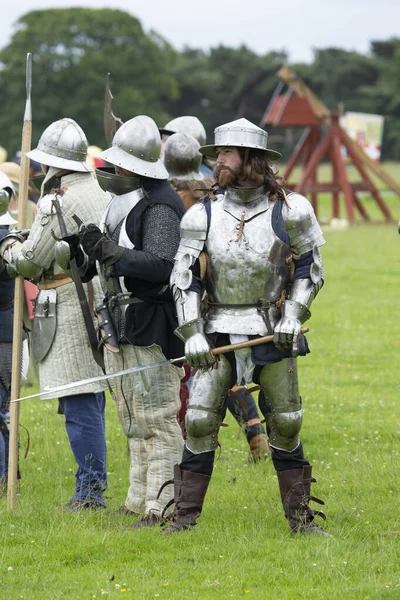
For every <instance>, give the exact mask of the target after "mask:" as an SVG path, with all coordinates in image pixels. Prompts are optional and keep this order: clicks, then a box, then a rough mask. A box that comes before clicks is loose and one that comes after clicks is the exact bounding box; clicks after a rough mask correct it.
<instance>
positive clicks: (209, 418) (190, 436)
mask: <svg viewBox="0 0 400 600" xmlns="http://www.w3.org/2000/svg"><path fill="white" fill-rule="evenodd" d="M231 376H232V370H231V366H230V364H229V362H228V361H227V360H226V358H225V357H222V358H221V360H220V361H219V362H218V367H217V368H214V369H212V370H209V371H206V372H205V373H201V371H198V372H197V373H196V375H195V376H194V380H193V384H192V387H191V394H190V398H189V406H188V411H187V414H186V430H187V439H186V445H185V449H184V452H183V458H182V463H181V465H175V469H174V480H173V483H174V500H173V502H174V503H175V506H174V512H173V515H172V519H171V522H170V523H169V525H168V526H167V528H166V529H165V530H164V531H165V533H175V532H177V531H182V530H183V529H191V528H192V527H194V526H195V525H196V521H197V518H198V517H199V516H200V514H201V511H202V508H203V502H204V498H205V495H206V492H207V488H208V484H209V482H210V478H211V473H212V467H213V463H214V454H215V453H214V450H215V448H216V447H217V444H218V430H219V427H220V424H221V419H222V418H221V415H220V412H221V409H222V406H223V404H224V401H225V397H226V394H227V392H228V390H229V388H230V386H231Z"/></svg>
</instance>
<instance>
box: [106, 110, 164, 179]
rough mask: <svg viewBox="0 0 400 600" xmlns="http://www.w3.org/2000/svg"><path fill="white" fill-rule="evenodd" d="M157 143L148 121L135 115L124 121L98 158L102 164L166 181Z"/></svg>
mask: <svg viewBox="0 0 400 600" xmlns="http://www.w3.org/2000/svg"><path fill="white" fill-rule="evenodd" d="M160 154H161V139H160V133H159V130H158V127H157V125H156V124H155V122H154V121H153V119H151V118H150V117H147V116H146V115H139V116H137V117H133V119H129V121H126V122H125V123H124V124H123V125H121V127H120V128H119V129H118V131H117V132H116V134H115V135H114V138H113V141H112V146H111V148H108V149H107V150H104V152H102V153H101V154H100V158H103V159H104V160H105V161H107V162H109V163H111V164H112V165H115V166H117V167H121V168H122V169H126V170H127V171H131V172H132V173H135V175H141V176H143V177H151V178H152V179H168V172H167V170H166V169H165V167H164V165H163V164H162V162H161V161H160Z"/></svg>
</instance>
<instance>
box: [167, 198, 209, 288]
mask: <svg viewBox="0 0 400 600" xmlns="http://www.w3.org/2000/svg"><path fill="white" fill-rule="evenodd" d="M206 239H207V211H206V208H205V206H204V204H203V203H202V202H198V203H197V204H194V205H193V206H192V207H191V208H189V210H188V211H187V212H186V213H185V214H184V215H183V218H182V221H181V240H180V243H179V248H178V251H177V253H176V256H175V264H174V268H173V270H172V274H171V285H172V288H173V289H174V288H178V289H180V290H187V289H189V288H190V286H191V283H192V279H193V273H192V271H191V267H192V266H193V265H194V263H195V262H196V260H197V259H198V257H199V255H200V252H201V251H202V250H203V247H204V242H205V241H206Z"/></svg>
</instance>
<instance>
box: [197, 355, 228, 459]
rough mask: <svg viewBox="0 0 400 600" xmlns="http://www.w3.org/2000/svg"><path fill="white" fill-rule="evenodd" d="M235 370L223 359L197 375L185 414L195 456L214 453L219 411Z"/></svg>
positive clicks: (218, 425)
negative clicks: (212, 451)
mask: <svg viewBox="0 0 400 600" xmlns="http://www.w3.org/2000/svg"><path fill="white" fill-rule="evenodd" d="M231 376H232V369H231V366H230V364H229V362H228V360H227V359H226V358H225V357H224V356H222V357H221V359H220V360H219V362H218V365H217V367H216V368H214V369H210V370H208V371H206V372H205V373H202V372H201V371H197V373H196V375H195V376H194V378H193V383H192V386H191V390H190V397H189V404H188V410H187V413H186V432H187V438H186V446H187V447H188V449H189V450H190V451H191V452H193V453H194V454H198V453H201V452H209V451H211V450H215V448H216V447H217V445H218V430H219V428H220V425H221V421H222V417H221V415H220V411H221V409H222V407H223V404H224V402H225V397H226V394H227V393H228V390H229V388H230V386H231Z"/></svg>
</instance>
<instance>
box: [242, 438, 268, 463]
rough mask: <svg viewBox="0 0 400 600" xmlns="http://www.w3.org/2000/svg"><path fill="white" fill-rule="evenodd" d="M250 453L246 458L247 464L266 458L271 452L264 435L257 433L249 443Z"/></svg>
mask: <svg viewBox="0 0 400 600" xmlns="http://www.w3.org/2000/svg"><path fill="white" fill-rule="evenodd" d="M249 447H250V452H249V454H248V456H247V460H248V462H249V463H255V462H258V461H259V460H261V459H263V458H267V456H268V455H269V454H271V451H270V449H269V445H268V440H267V438H266V436H265V433H258V434H257V435H255V436H254V437H252V438H251V439H250V441H249Z"/></svg>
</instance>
